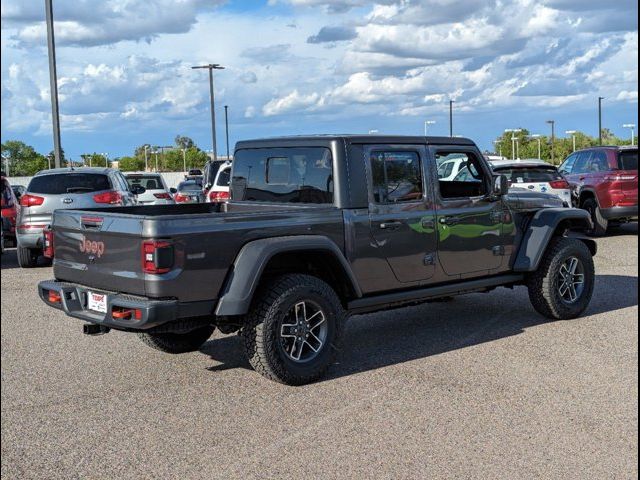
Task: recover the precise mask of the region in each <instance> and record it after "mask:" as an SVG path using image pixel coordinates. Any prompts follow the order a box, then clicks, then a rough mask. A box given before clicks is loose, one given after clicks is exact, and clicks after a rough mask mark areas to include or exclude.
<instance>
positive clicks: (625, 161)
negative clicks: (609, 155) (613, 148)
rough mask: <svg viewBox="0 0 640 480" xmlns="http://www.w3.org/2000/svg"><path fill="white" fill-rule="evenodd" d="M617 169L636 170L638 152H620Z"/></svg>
mask: <svg viewBox="0 0 640 480" xmlns="http://www.w3.org/2000/svg"><path fill="white" fill-rule="evenodd" d="M618 168H619V169H620V170H638V150H630V151H628V152H620V155H619V156H618Z"/></svg>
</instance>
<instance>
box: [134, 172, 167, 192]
mask: <svg viewBox="0 0 640 480" xmlns="http://www.w3.org/2000/svg"><path fill="white" fill-rule="evenodd" d="M127 183H128V184H129V187H133V186H134V185H140V186H142V187H144V188H145V189H146V190H164V186H163V185H162V180H161V179H160V177H158V176H157V175H140V176H135V177H133V176H131V177H129V176H127Z"/></svg>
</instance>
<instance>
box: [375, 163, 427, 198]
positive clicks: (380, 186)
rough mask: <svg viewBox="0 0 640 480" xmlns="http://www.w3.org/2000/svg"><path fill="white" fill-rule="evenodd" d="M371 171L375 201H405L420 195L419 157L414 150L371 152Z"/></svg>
mask: <svg viewBox="0 0 640 480" xmlns="http://www.w3.org/2000/svg"><path fill="white" fill-rule="evenodd" d="M371 172H372V174H373V199H374V201H375V202H376V203H395V202H407V201H412V200H419V199H420V198H421V197H422V175H421V172H420V158H419V156H418V154H417V153H416V152H400V151H395V152H372V153H371Z"/></svg>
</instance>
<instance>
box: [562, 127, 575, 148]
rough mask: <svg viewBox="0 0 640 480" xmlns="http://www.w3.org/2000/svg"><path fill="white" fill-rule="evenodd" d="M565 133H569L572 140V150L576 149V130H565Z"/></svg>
mask: <svg viewBox="0 0 640 480" xmlns="http://www.w3.org/2000/svg"><path fill="white" fill-rule="evenodd" d="M564 133H566V134H567V135H571V139H572V140H573V151H574V152H575V151H576V133H578V132H576V131H575V130H567V131H566V132H564Z"/></svg>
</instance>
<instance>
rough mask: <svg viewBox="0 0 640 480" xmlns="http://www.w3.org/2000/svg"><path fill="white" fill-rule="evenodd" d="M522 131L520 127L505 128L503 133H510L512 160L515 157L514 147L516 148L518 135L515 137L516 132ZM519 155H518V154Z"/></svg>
mask: <svg viewBox="0 0 640 480" xmlns="http://www.w3.org/2000/svg"><path fill="white" fill-rule="evenodd" d="M521 131H522V129H521V128H507V129H506V130H505V131H504V133H510V134H511V158H512V159H513V160H515V159H516V148H517V141H518V137H516V133H520V132H521ZM518 157H519V155H518Z"/></svg>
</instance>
